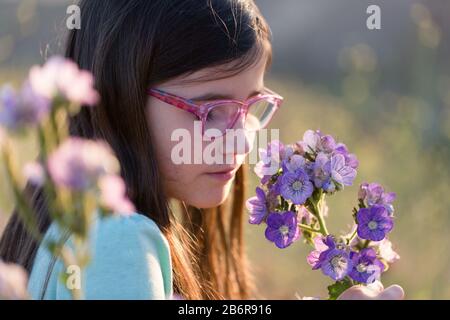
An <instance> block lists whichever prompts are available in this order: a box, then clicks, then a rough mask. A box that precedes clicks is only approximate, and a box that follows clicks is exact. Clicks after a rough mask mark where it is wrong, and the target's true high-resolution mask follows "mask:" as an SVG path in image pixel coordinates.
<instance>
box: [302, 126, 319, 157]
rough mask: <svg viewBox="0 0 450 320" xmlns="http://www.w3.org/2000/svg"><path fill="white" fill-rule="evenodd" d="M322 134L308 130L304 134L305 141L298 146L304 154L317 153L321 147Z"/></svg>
mask: <svg viewBox="0 0 450 320" xmlns="http://www.w3.org/2000/svg"><path fill="white" fill-rule="evenodd" d="M321 135H322V134H321V133H320V131H319V130H317V131H313V130H307V131H306V132H305V133H304V134H303V140H301V141H298V142H297V146H298V147H299V148H300V149H301V151H302V153H312V154H314V153H316V152H317V151H318V149H319V147H320V137H321Z"/></svg>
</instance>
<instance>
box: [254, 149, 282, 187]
mask: <svg viewBox="0 0 450 320" xmlns="http://www.w3.org/2000/svg"><path fill="white" fill-rule="evenodd" d="M283 152H284V145H283V144H282V143H281V142H280V141H278V140H273V141H271V142H270V143H269V144H268V146H267V149H263V148H261V149H259V155H260V157H261V161H259V162H258V163H257V164H256V165H255V169H254V171H255V173H256V175H257V176H258V177H259V178H260V179H261V184H266V183H267V182H268V181H269V180H270V178H271V177H272V176H273V175H274V174H276V173H277V172H278V170H279V169H280V163H281V160H282V159H281V154H282V153H283Z"/></svg>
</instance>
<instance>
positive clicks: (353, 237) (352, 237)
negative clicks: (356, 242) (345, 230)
mask: <svg viewBox="0 0 450 320" xmlns="http://www.w3.org/2000/svg"><path fill="white" fill-rule="evenodd" d="M357 233H358V229H357V228H355V231H353V233H352V235H351V236H350V238H348V239H347V244H350V243H351V242H352V241H353V239H355V237H356V235H357Z"/></svg>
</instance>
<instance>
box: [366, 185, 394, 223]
mask: <svg viewBox="0 0 450 320" xmlns="http://www.w3.org/2000/svg"><path fill="white" fill-rule="evenodd" d="M395 197H396V194H395V193H394V192H385V191H384V188H383V187H382V186H381V185H380V184H378V183H366V182H365V183H363V184H361V186H360V187H359V193H358V199H359V200H361V201H363V202H365V203H366V204H367V206H368V207H371V206H373V205H376V204H378V205H381V206H384V207H385V208H386V210H387V211H388V212H389V214H390V215H392V214H393V213H394V207H393V205H392V202H394V200H395Z"/></svg>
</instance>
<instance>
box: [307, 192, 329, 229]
mask: <svg viewBox="0 0 450 320" xmlns="http://www.w3.org/2000/svg"><path fill="white" fill-rule="evenodd" d="M324 201H325V194H324V193H323V192H322V191H319V200H318V201H317V204H316V202H315V201H310V203H311V206H312V211H313V214H314V216H315V217H316V218H317V221H318V222H319V226H320V233H321V234H322V235H324V236H327V235H329V232H328V229H327V226H326V223H325V220H324V218H323V214H322V209H323V207H322V206H323V204H324V203H323V202H324ZM319 205H320V208H319Z"/></svg>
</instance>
